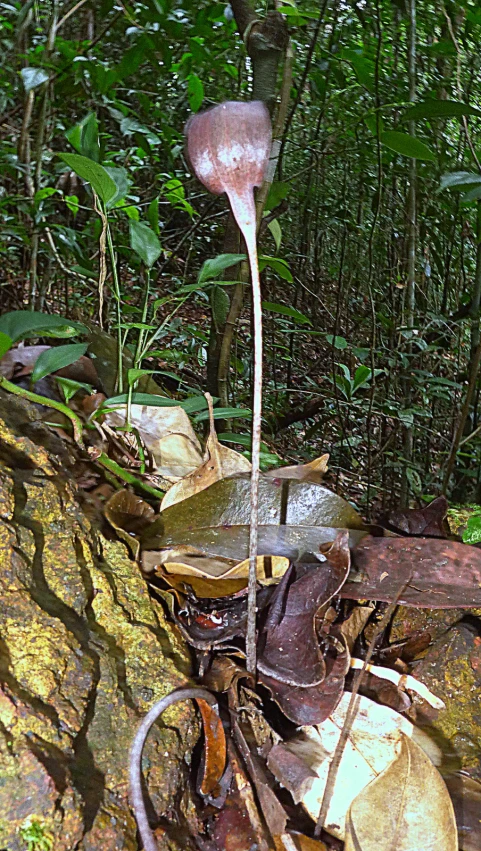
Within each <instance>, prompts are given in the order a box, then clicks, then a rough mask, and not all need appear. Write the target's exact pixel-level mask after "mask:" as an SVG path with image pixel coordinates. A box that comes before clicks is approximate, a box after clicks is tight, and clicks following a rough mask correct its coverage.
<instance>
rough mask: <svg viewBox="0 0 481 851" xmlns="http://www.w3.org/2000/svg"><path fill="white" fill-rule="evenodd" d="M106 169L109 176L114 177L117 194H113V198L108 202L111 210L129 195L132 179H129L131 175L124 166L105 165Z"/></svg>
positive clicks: (108, 208) (108, 207)
mask: <svg viewBox="0 0 481 851" xmlns="http://www.w3.org/2000/svg"><path fill="white" fill-rule="evenodd" d="M104 169H105V171H106V172H107V174H108V175H109V177H111V178H112V180H113V181H114V183H115V187H116V192H115V195H114V196H113V198H111V199H110V201H109V202H108V204H107V210H111V209H112V207H115V206H116V205H117V204H119V203H120V202H121V201H123V200H124V198H125V196H126V195H127V192H128V191H129V189H130V183H131V181H130V180H129V176H128V174H127V171H126V169H125V168H122V166H111V165H105V166H104Z"/></svg>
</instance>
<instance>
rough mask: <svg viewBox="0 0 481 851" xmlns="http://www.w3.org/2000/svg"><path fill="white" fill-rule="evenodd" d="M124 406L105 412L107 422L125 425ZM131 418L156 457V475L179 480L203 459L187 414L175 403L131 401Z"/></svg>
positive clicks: (132, 423) (109, 424) (174, 480)
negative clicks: (159, 406) (167, 406)
mask: <svg viewBox="0 0 481 851" xmlns="http://www.w3.org/2000/svg"><path fill="white" fill-rule="evenodd" d="M125 409H126V406H125V405H121V406H119V408H118V409H117V410H115V411H109V412H108V413H107V414H106V415H105V422H106V424H107V425H108V426H111V427H113V428H118V427H122V426H125V416H126V410H125ZM130 422H131V425H132V426H133V428H135V429H136V430H137V431H138V433H139V435H140V437H141V439H142V441H143V443H144V444H145V446H146V448H147V449H148V450H149V452H150V453H151V454H152V457H153V459H154V461H155V465H156V470H155V472H156V473H157V475H159V476H162V477H163V478H164V479H166V480H167V481H169V482H178V481H179V479H182V478H183V477H184V476H188V475H189V474H190V473H192V471H193V470H195V469H196V468H197V467H198V466H199V464H201V463H202V450H201V446H200V443H199V441H198V440H197V437H196V435H195V432H194V429H193V428H192V425H191V422H190V420H189V417H188V416H187V414H186V413H185V411H184V410H183V408H180V407H179V406H177V405H174V406H172V407H169V408H163V407H162V408H156V407H153V406H151V405H132V408H131V416H130Z"/></svg>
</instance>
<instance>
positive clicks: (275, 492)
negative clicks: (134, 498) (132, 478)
mask: <svg viewBox="0 0 481 851" xmlns="http://www.w3.org/2000/svg"><path fill="white" fill-rule="evenodd" d="M249 520H250V478H249V476H248V475H240V476H232V477H230V478H227V479H221V480H220V481H218V482H215V483H214V484H213V485H211V486H210V487H208V488H205V490H202V491H201V492H200V493H197V494H195V495H194V496H191V497H190V498H189V499H185V500H183V501H182V502H179V503H177V504H176V505H173V506H171V507H170V508H167V509H165V511H162V512H161V514H160V516H159V518H158V519H157V520H156V521H155V523H153V524H152V526H151V527H150V529H148V530H147V531H146V533H144V535H143V537H142V545H143V547H144V548H146V549H159V548H160V547H164V546H172V545H174V544H185V543H191V544H192V545H195V544H194V543H193V542H192V541H191V540H190V541H188V540H187V539H186V538H185V533H188V532H192V530H196V532H197V531H199V530H202V529H215V530H217V533H216V534H218V531H219V527H225V526H248V525H249ZM259 525H260V526H264V525H265V526H277V527H279V526H281V527H284V526H285V527H287V526H315V527H319V526H322V527H332V528H334V529H353V530H363V529H364V528H365V527H364V524H363V522H362V519H361V517H360V516H359V514H358V513H357V512H356V511H355V509H354V508H353V507H352V506H351V505H350V504H349V503H348V502H346V500H344V499H342V497H340V496H337V494H335V493H333V492H332V491H330V490H328V489H327V488H325V487H323V486H322V485H316V484H311V483H310V482H296V481H292V480H289V479H284V480H271V479H269V478H267V477H265V476H261V478H260V482H259ZM334 538H335V533H334V534H332V532H331V533H330V537H327V538H326V537H324V538H323V540H324V541H332V540H334ZM198 546H199V547H200V544H198ZM294 549H295V548H294ZM315 551H316V550H313V552H315ZM259 552H261V551H260V550H259ZM265 554H267V555H284V554H285V553H284V552H283V551H275V552H272V553H269V552H267V553H265ZM236 557H237V559H241V558H243V557H247V550H239V551H238V552H237V554H236Z"/></svg>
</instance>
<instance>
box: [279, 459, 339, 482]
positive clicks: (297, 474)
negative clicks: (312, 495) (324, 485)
mask: <svg viewBox="0 0 481 851" xmlns="http://www.w3.org/2000/svg"><path fill="white" fill-rule="evenodd" d="M328 461H329V455H327V454H326V455H321V456H320V457H319V458H315V459H314V461H310V462H309V463H308V464H295V465H293V466H292V467H278V468H277V469H275V470H269V472H267V473H265V474H264V475H265V477H266V478H267V479H296V480H297V481H298V482H313V483H314V484H316V485H320V484H321V482H322V480H323V478H324V474H325V473H326V472H327V462H328Z"/></svg>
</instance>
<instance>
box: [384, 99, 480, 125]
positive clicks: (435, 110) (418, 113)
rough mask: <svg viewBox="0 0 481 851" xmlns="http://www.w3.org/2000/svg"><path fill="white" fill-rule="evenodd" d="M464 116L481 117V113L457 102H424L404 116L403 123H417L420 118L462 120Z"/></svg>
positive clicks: (410, 109) (472, 107)
mask: <svg viewBox="0 0 481 851" xmlns="http://www.w3.org/2000/svg"><path fill="white" fill-rule="evenodd" d="M463 115H476V116H478V117H481V111H480V110H479V109H475V107H474V106H470V105H469V103H462V102H461V101H455V100H424V101H421V102H420V103H417V104H415V106H411V107H410V108H409V109H408V110H407V111H406V112H405V113H404V115H403V117H402V119H401V120H402V121H416V120H417V119H418V118H462V117H463Z"/></svg>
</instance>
